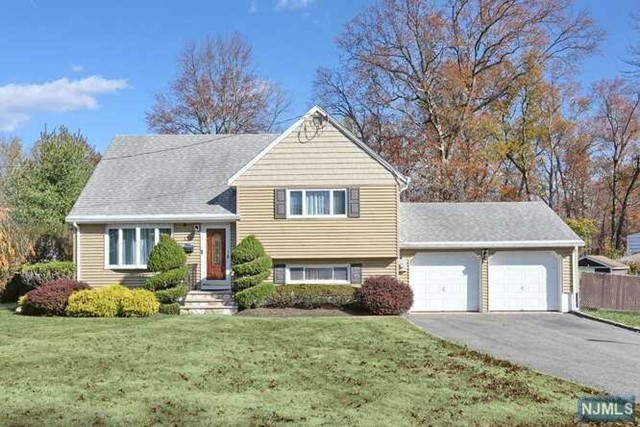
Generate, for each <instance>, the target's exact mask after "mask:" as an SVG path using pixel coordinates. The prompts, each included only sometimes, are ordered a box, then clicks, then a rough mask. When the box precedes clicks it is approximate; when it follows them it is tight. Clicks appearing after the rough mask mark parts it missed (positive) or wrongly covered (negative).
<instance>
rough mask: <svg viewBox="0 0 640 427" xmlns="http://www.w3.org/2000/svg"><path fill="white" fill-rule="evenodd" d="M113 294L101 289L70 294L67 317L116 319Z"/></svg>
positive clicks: (115, 303) (115, 304) (115, 301)
mask: <svg viewBox="0 0 640 427" xmlns="http://www.w3.org/2000/svg"><path fill="white" fill-rule="evenodd" d="M114 296H115V294H114V293H110V292H105V291H104V290H103V289H90V290H86V291H78V292H74V293H73V294H71V296H70V297H69V303H68V305H67V311H66V313H67V316H72V317H116V316H117V315H118V300H117V299H116V298H115V297H114Z"/></svg>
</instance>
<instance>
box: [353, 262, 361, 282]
mask: <svg viewBox="0 0 640 427" xmlns="http://www.w3.org/2000/svg"><path fill="white" fill-rule="evenodd" d="M360 283H362V264H351V284H352V285H358V284H360Z"/></svg>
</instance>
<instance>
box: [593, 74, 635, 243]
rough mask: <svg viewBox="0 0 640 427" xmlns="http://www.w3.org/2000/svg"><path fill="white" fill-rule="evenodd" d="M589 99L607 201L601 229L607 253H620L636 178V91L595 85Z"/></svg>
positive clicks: (621, 84)
mask: <svg viewBox="0 0 640 427" xmlns="http://www.w3.org/2000/svg"><path fill="white" fill-rule="evenodd" d="M593 97H594V102H595V105H596V112H595V117H594V118H593V123H594V127H595V129H594V134H595V135H596V138H597V140H596V142H597V150H598V151H597V152H596V159H597V161H598V164H599V166H600V168H599V171H600V176H599V177H597V178H600V179H601V181H602V182H603V183H604V184H606V188H607V189H608V192H607V193H605V194H606V195H607V197H608V199H609V200H608V204H609V209H608V215H606V218H607V222H608V224H607V223H606V222H605V223H604V224H603V227H602V229H603V231H604V232H607V234H608V236H609V239H608V240H609V242H608V243H609V249H612V250H620V249H622V247H623V245H624V242H623V239H622V237H623V232H624V231H625V226H626V221H627V215H628V212H629V209H630V207H631V204H632V203H633V202H634V198H637V196H636V195H637V190H638V178H639V177H640V91H638V89H637V88H636V87H634V86H633V85H630V84H628V83H627V82H625V81H624V80H622V79H620V78H618V79H614V80H604V81H601V82H598V83H596V84H595V85H594V88H593Z"/></svg>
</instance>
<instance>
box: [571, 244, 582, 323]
mask: <svg viewBox="0 0 640 427" xmlns="http://www.w3.org/2000/svg"><path fill="white" fill-rule="evenodd" d="M571 258H572V261H573V262H572V266H571V267H572V268H571V273H572V276H573V280H571V283H572V285H573V289H572V291H573V292H572V295H571V299H570V301H571V305H572V307H569V310H570V311H573V310H578V309H579V308H580V307H578V297H579V295H580V273H579V271H578V247H577V246H574V248H573V254H571Z"/></svg>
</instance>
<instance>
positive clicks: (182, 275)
mask: <svg viewBox="0 0 640 427" xmlns="http://www.w3.org/2000/svg"><path fill="white" fill-rule="evenodd" d="M188 274H189V270H188V269H187V267H186V266H184V267H178V268H174V269H173V270H169V271H163V272H161V273H158V274H156V275H155V276H151V277H149V278H147V280H145V282H144V287H145V288H146V289H148V290H150V291H160V290H164V289H168V288H173V287H175V286H177V285H179V284H181V283H182V282H184V280H185V279H186V278H187V275H188Z"/></svg>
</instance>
